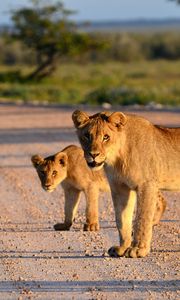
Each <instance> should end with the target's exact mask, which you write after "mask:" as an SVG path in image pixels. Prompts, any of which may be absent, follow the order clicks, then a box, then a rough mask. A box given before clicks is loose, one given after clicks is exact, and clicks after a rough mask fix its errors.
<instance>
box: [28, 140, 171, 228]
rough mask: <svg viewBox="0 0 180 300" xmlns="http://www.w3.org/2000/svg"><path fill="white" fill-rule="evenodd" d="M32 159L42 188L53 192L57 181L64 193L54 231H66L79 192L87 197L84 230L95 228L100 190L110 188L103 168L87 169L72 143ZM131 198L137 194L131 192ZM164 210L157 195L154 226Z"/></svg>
mask: <svg viewBox="0 0 180 300" xmlns="http://www.w3.org/2000/svg"><path fill="white" fill-rule="evenodd" d="M31 161H32V163H33V165H34V167H35V169H36V171H37V174H38V176H39V178H40V181H41V185H42V187H43V189H44V190H45V191H48V192H52V191H53V190H54V189H55V188H56V187H57V186H58V185H59V184H60V183H61V186H62V188H63V189H64V194H65V221H64V223H57V224H55V225H54V229H55V230H69V229H70V227H71V225H72V223H73V220H74V217H75V214H76V211H77V208H78V204H79V198H80V193H81V191H83V192H84V193H85V196H86V224H84V230H86V231H97V230H98V229H99V221H98V196H99V192H100V190H102V191H109V184H108V182H107V179H106V177H105V175H104V171H103V170H100V171H98V172H97V171H96V172H95V171H93V170H91V169H89V168H88V166H87V163H86V161H85V159H84V153H83V151H82V149H81V148H79V147H77V146H74V145H71V146H68V147H67V148H65V149H63V150H62V151H61V152H58V153H56V154H54V155H51V156H49V157H46V158H42V157H41V156H40V155H33V156H32V158H31ZM131 198H132V199H134V200H135V198H136V195H135V193H134V192H131ZM164 209H165V200H164V198H163V197H162V196H161V195H160V194H159V196H158V201H157V209H156V214H155V216H154V221H153V224H154V225H156V224H157V223H158V222H159V220H160V218H161V215H162V213H163V211H164Z"/></svg>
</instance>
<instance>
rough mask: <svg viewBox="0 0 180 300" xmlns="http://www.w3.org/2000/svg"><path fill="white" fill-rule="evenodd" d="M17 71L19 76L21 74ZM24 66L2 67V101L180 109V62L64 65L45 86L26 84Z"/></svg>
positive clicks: (0, 88)
mask: <svg viewBox="0 0 180 300" xmlns="http://www.w3.org/2000/svg"><path fill="white" fill-rule="evenodd" d="M17 70H18V71H19V72H17ZM29 71H31V70H30V69H28V68H27V67H23V66H18V67H13V68H12V67H11V68H10V67H7V66H1V67H0V98H1V99H2V98H3V99H4V98H5V99H7V100H11V101H12V100H16V99H21V100H23V101H25V102H28V101H31V102H32V101H47V102H49V103H62V104H72V103H73V104H77V103H88V104H101V103H103V102H107V101H108V102H111V103H112V104H122V105H126V104H135V103H137V104H147V103H150V102H155V103H162V104H170V105H180V61H141V62H140V61H138V62H137V63H136V62H131V63H120V62H106V63H102V64H100V63H98V64H92V63H89V64H84V65H80V64H75V63H69V64H62V65H59V68H58V70H57V71H56V73H55V74H54V75H53V76H52V77H50V78H47V79H44V80H43V81H41V82H37V83H36V82H28V83H27V82H25V81H23V80H21V79H20V78H21V77H20V76H19V74H27V73H28V72H29Z"/></svg>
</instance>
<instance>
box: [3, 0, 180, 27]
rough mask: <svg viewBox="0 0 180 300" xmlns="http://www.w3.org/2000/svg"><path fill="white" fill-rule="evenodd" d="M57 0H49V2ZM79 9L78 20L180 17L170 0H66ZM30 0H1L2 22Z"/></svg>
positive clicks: (179, 12)
mask: <svg viewBox="0 0 180 300" xmlns="http://www.w3.org/2000/svg"><path fill="white" fill-rule="evenodd" d="M51 1H52V2H55V1H56V0H49V1H48V2H49V3H50V2H51ZM63 2H64V4H65V7H67V8H69V9H73V10H77V14H76V15H74V16H73V19H74V20H76V21H86V20H89V21H101V20H127V19H131V20H132V19H139V18H148V19H163V18H180V5H179V6H178V5H177V4H176V3H175V2H174V3H173V2H171V1H168V0H64V1H63ZM29 3H30V1H29V0H5V1H4V0H0V23H1V24H2V23H8V22H9V20H10V18H9V14H8V11H9V10H12V9H16V8H20V7H22V6H24V5H28V4H29Z"/></svg>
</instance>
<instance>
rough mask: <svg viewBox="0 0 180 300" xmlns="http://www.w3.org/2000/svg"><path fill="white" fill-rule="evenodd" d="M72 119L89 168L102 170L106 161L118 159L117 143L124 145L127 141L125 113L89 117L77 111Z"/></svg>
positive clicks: (99, 114) (104, 113)
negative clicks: (124, 129)
mask: <svg viewBox="0 0 180 300" xmlns="http://www.w3.org/2000/svg"><path fill="white" fill-rule="evenodd" d="M72 119H73V122H74V125H75V127H76V129H77V134H78V137H79V140H80V143H81V146H82V148H83V150H84V156H85V159H86V161H87V164H88V166H89V167H91V168H93V169H96V170H98V169H101V168H102V167H103V165H104V163H105V161H108V162H110V161H112V159H113V158H115V157H116V155H115V154H116V153H117V151H118V147H117V142H118V143H120V144H121V145H123V143H124V139H125V135H124V132H123V128H124V126H125V124H126V121H127V117H126V116H125V115H124V114H123V113H121V112H114V113H112V114H110V113H108V112H102V113H97V114H95V115H93V116H88V115H87V114H86V113H85V112H82V111H79V110H76V111H75V112H74V113H73V114H72Z"/></svg>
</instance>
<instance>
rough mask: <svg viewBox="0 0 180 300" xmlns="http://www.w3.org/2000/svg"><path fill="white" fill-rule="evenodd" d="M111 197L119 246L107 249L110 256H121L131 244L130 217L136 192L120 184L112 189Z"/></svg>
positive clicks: (131, 216)
mask: <svg viewBox="0 0 180 300" xmlns="http://www.w3.org/2000/svg"><path fill="white" fill-rule="evenodd" d="M112 199H113V204H114V210H115V217H116V226H117V229H118V232H119V240H120V246H113V247H111V248H110V249H109V250H108V253H109V255H110V256H112V257H119V256H123V255H124V253H125V251H126V250H127V248H128V247H130V245H131V239H132V218H133V212H134V206H135V202H136V193H135V192H134V191H131V190H130V189H129V188H128V187H127V186H125V185H122V186H121V187H119V188H118V190H117V189H116V191H115V189H114V190H113V191H112Z"/></svg>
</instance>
